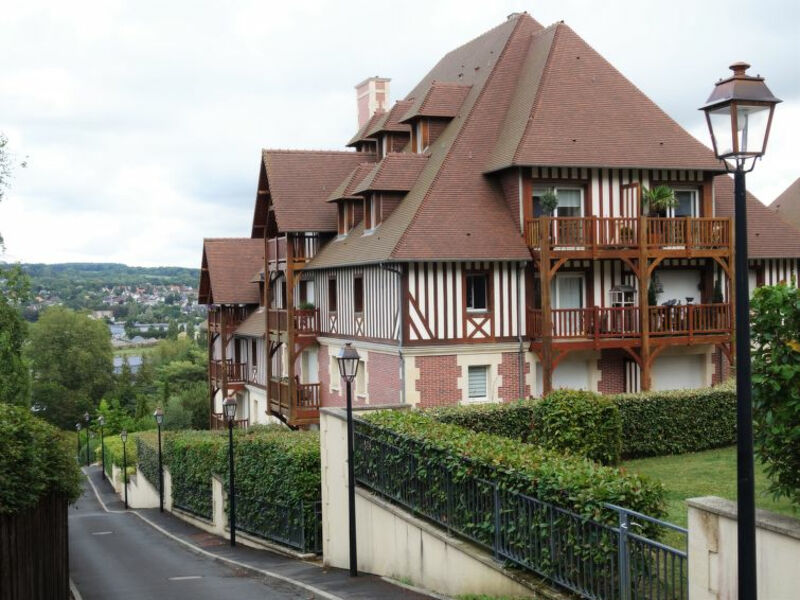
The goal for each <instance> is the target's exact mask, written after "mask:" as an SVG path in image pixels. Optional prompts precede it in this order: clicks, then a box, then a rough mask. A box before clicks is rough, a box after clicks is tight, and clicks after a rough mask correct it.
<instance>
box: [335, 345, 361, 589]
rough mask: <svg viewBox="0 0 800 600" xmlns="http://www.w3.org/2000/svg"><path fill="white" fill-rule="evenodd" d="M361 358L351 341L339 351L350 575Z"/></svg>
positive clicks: (352, 568) (355, 563) (353, 567)
mask: <svg viewBox="0 0 800 600" xmlns="http://www.w3.org/2000/svg"><path fill="white" fill-rule="evenodd" d="M359 358H361V357H360V356H359V355H358V352H357V351H356V349H355V348H353V346H352V344H350V342H348V343H346V344H345V345H344V347H343V348H342V349H341V350H340V351H339V355H338V356H337V357H336V360H337V361H339V374H340V375H341V376H342V379H344V380H345V382H346V383H347V508H348V517H349V519H348V520H349V522H350V577H355V576H357V575H358V559H357V557H356V478H355V473H354V469H353V391H352V385H353V380H354V379H355V378H356V374H357V373H358V361H359Z"/></svg>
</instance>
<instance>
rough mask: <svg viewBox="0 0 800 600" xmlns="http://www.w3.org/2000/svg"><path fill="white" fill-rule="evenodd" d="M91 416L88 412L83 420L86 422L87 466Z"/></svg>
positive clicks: (87, 463)
mask: <svg viewBox="0 0 800 600" xmlns="http://www.w3.org/2000/svg"><path fill="white" fill-rule="evenodd" d="M90 418H91V417H90V416H89V413H88V412H85V413H83V420H84V421H86V466H87V467H88V466H89V419H90Z"/></svg>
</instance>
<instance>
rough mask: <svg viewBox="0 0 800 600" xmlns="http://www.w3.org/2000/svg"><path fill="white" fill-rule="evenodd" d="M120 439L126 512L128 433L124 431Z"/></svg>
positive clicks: (126, 508) (126, 507)
mask: <svg viewBox="0 0 800 600" xmlns="http://www.w3.org/2000/svg"><path fill="white" fill-rule="evenodd" d="M119 437H120V439H122V481H123V482H124V484H125V510H128V451H127V444H128V431H127V430H126V429H123V430H122V431H121V432H120V434H119Z"/></svg>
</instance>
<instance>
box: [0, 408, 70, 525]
mask: <svg viewBox="0 0 800 600" xmlns="http://www.w3.org/2000/svg"><path fill="white" fill-rule="evenodd" d="M74 443H75V440H74V437H73V439H71V440H70V439H68V438H67V437H66V436H65V435H64V434H63V433H62V432H60V431H58V430H57V429H56V428H55V427H53V426H51V425H48V424H47V423H45V422H44V421H42V420H41V419H38V418H37V417H35V416H33V415H32V414H31V411H30V410H29V409H27V408H24V407H18V406H11V405H8V404H0V482H2V485H0V514H13V513H16V512H19V511H20V510H25V509H27V508H30V507H32V506H34V505H35V504H36V503H37V502H38V501H39V499H40V498H41V497H42V496H44V495H46V494H48V493H51V492H52V493H58V494H63V495H64V496H66V497H67V499H68V500H69V501H73V500H75V499H76V498H77V497H78V495H79V493H80V471H79V470H78V466H77V464H76V463H75V446H74V445H73V444H74Z"/></svg>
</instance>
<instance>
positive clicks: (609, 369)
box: [597, 350, 625, 394]
mask: <svg viewBox="0 0 800 600" xmlns="http://www.w3.org/2000/svg"><path fill="white" fill-rule="evenodd" d="M597 368H598V369H599V370H600V381H598V382H597V391H598V392H600V393H601V394H622V393H624V392H625V356H624V354H623V353H622V351H619V350H603V351H602V353H601V355H600V359H599V360H598V361H597Z"/></svg>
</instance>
